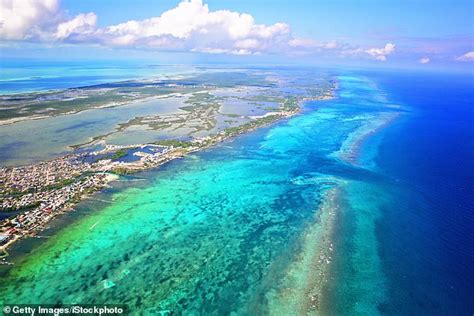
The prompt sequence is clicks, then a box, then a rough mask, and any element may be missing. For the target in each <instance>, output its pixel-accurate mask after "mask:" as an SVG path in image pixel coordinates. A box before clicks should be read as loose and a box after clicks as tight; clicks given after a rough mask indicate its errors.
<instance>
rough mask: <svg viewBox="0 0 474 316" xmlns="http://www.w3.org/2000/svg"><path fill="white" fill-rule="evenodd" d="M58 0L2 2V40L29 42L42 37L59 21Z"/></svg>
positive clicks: (0, 36)
mask: <svg viewBox="0 0 474 316" xmlns="http://www.w3.org/2000/svg"><path fill="white" fill-rule="evenodd" d="M58 10H59V4H58V1H57V0H44V1H37V0H2V1H0V38H1V39H5V40H27V39H32V38H34V37H39V36H42V34H43V33H45V32H46V30H47V29H49V28H50V27H52V26H54V24H55V23H56V22H57V20H58Z"/></svg>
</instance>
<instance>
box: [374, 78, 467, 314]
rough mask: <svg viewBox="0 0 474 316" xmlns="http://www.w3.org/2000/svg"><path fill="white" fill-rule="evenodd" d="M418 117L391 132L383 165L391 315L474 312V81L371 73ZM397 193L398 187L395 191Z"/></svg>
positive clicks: (383, 247) (380, 159)
mask: <svg viewBox="0 0 474 316" xmlns="http://www.w3.org/2000/svg"><path fill="white" fill-rule="evenodd" d="M370 76H371V77H372V78H375V80H376V81H377V82H378V84H379V85H380V86H381V87H382V88H383V89H384V90H387V91H389V93H390V97H391V99H392V100H395V101H398V102H401V103H402V104H405V105H407V106H410V107H411V109H412V112H411V113H409V114H407V115H405V116H403V117H402V118H401V119H400V121H399V122H398V123H397V124H394V125H393V126H392V127H390V128H388V129H387V130H386V132H385V133H383V136H382V140H381V141H380V146H379V148H378V155H377V157H376V164H377V165H378V167H379V168H380V169H381V172H382V173H384V174H386V175H387V176H389V177H390V178H391V179H393V181H394V185H393V186H392V187H391V188H392V190H391V195H392V200H391V202H390V203H387V204H386V205H385V207H384V209H383V216H382V218H381V219H380V220H379V222H378V225H377V236H378V239H379V245H380V249H379V253H380V256H381V260H382V264H383V269H384V272H385V274H386V275H387V278H388V285H389V286H388V287H389V295H388V296H389V302H388V303H387V304H385V305H383V306H381V307H380V309H381V311H382V312H385V313H387V314H394V315H395V314H405V315H448V314H449V315H472V314H473V312H474V124H473V123H474V104H473V102H474V89H473V88H474V80H473V76H467V75H464V76H461V75H449V74H446V75H445V74H436V75H433V74H409V73H398V74H394V73H390V74H387V73H378V74H373V73H372V74H370ZM389 190H390V188H389Z"/></svg>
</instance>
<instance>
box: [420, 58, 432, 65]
mask: <svg viewBox="0 0 474 316" xmlns="http://www.w3.org/2000/svg"><path fill="white" fill-rule="evenodd" d="M430 61H431V59H430V58H429V57H422V58H420V60H419V61H418V62H419V63H420V64H429V63H430Z"/></svg>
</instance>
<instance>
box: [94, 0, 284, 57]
mask: <svg viewBox="0 0 474 316" xmlns="http://www.w3.org/2000/svg"><path fill="white" fill-rule="evenodd" d="M95 38H96V40H97V41H99V42H101V43H105V44H108V45H117V46H140V47H151V48H161V49H185V50H191V51H196V52H213V53H214V52H219V53H232V54H253V53H258V52H263V51H270V50H273V49H276V48H278V47H280V46H281V45H282V44H283V43H286V42H287V41H288V39H289V38H290V27H289V25H288V24H285V23H275V24H273V25H263V24H256V23H255V21H254V18H253V17H252V16H251V15H249V14H240V13H238V12H233V11H229V10H218V11H209V8H208V6H207V5H206V4H203V2H202V0H185V1H183V2H181V3H180V4H179V5H178V6H177V7H176V8H173V9H171V10H168V11H166V12H164V13H163V14H162V15H161V16H159V17H153V18H150V19H146V20H141V21H133V20H132V21H128V22H125V23H121V24H118V25H112V26H109V27H107V28H105V29H100V30H97V32H96V34H95Z"/></svg>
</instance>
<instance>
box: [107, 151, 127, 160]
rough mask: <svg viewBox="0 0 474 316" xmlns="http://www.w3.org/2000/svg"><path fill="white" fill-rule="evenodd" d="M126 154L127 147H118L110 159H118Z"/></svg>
mask: <svg viewBox="0 0 474 316" xmlns="http://www.w3.org/2000/svg"><path fill="white" fill-rule="evenodd" d="M127 154H128V149H120V150H117V151H116V152H115V153H114V154H113V155H112V156H111V157H110V159H112V160H119V159H120V158H122V157H125V156H126V155H127Z"/></svg>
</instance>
